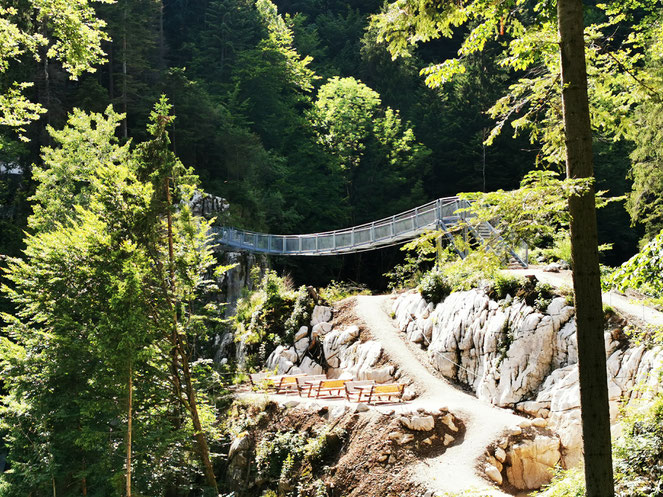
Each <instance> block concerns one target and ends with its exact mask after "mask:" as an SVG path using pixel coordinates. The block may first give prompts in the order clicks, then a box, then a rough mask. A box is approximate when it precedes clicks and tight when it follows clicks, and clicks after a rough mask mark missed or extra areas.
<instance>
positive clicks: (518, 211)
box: [460, 170, 623, 246]
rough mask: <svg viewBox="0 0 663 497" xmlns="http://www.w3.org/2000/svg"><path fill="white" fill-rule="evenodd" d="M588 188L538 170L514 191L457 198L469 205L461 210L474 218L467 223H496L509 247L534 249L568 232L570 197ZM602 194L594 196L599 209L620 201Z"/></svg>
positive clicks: (581, 181) (585, 183) (584, 181)
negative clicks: (524, 244)
mask: <svg viewBox="0 0 663 497" xmlns="http://www.w3.org/2000/svg"><path fill="white" fill-rule="evenodd" d="M590 185H591V181H590V180H587V179H579V180H569V179H566V180H562V179H559V177H558V174H557V173H555V172H553V171H540V170H539V171H532V172H530V173H528V174H527V175H525V177H524V178H523V180H522V182H521V183H520V188H518V189H516V190H511V191H504V190H497V191H495V192H489V193H477V192H472V193H461V194H460V197H461V198H462V199H466V200H469V201H471V202H472V205H471V207H469V208H467V209H463V210H464V211H467V212H470V213H471V214H472V216H473V217H472V218H470V221H469V222H472V223H474V222H492V223H498V224H497V226H496V227H497V229H498V231H500V233H501V234H502V236H503V237H504V238H505V239H506V240H507V242H508V243H509V244H510V245H511V246H517V245H518V244H520V243H521V242H525V243H527V244H528V245H529V246H535V245H538V244H540V243H541V242H542V241H549V240H551V239H552V238H554V237H555V236H556V235H557V234H558V232H559V231H562V230H565V229H567V228H568V225H569V213H568V199H569V197H570V196H572V195H582V194H583V193H584V192H586V191H587V189H588V188H589V186H590ZM605 193H606V192H604V191H600V192H597V193H596V197H597V198H596V203H597V207H599V208H600V207H603V206H605V205H607V204H608V203H609V202H614V201H619V200H623V199H622V198H610V199H606V198H605Z"/></svg>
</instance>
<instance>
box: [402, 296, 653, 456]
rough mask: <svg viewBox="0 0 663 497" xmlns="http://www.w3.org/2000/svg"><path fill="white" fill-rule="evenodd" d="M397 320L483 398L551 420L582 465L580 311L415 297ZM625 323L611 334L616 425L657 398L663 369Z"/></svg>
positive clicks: (559, 305) (558, 303)
mask: <svg viewBox="0 0 663 497" xmlns="http://www.w3.org/2000/svg"><path fill="white" fill-rule="evenodd" d="M393 313H394V319H395V320H396V321H397V323H398V327H399V328H400V330H401V331H403V332H404V333H406V334H407V337H408V339H409V340H411V341H413V342H415V343H418V344H420V345H421V346H422V347H423V348H424V349H426V350H427V352H428V358H429V360H430V362H431V364H432V366H433V367H434V368H435V369H437V370H438V371H440V372H441V373H442V374H443V375H444V376H446V377H447V378H449V379H452V380H454V381H456V382H459V383H462V384H464V385H467V386H469V387H470V388H471V389H472V390H473V391H474V392H475V393H476V395H477V396H478V397H479V398H481V399H485V400H487V401H489V402H491V403H493V404H495V405H497V406H501V407H511V408H514V409H516V410H518V411H521V412H523V413H526V414H529V415H531V416H534V417H537V418H544V419H547V420H548V427H549V428H550V429H552V430H553V431H554V432H556V433H557V434H558V435H559V437H560V440H561V443H562V446H563V448H564V454H563V461H562V462H563V463H564V465H565V466H567V467H570V466H574V465H576V464H577V463H578V462H580V459H581V456H582V447H581V431H580V430H581V427H580V398H579V391H578V368H577V362H578V352H577V346H576V328H575V319H574V315H575V312H574V309H573V307H571V306H570V305H568V304H567V302H566V300H565V299H564V298H562V297H559V298H555V299H553V300H552V302H551V303H550V304H549V305H548V307H547V309H546V310H545V311H542V310H539V309H536V308H534V307H531V306H528V305H527V304H525V303H524V302H522V301H520V300H518V299H515V300H514V299H512V298H510V297H508V298H507V299H505V300H502V301H500V302H496V301H495V300H492V299H490V298H489V297H488V296H487V295H486V293H485V292H484V291H482V290H471V291H467V292H457V293H453V294H451V295H450V296H449V297H447V298H446V299H445V300H444V301H443V302H441V303H439V304H438V305H433V304H431V303H428V302H426V301H425V300H424V299H423V297H422V296H421V295H420V294H419V293H416V292H409V293H404V294H402V295H400V296H399V297H398V298H397V299H396V300H395V301H394V304H393ZM624 324H625V323H624V322H623V321H621V322H620V321H614V320H613V321H609V322H607V325H606V332H605V344H606V354H607V357H608V378H609V392H610V408H611V415H612V418H613V421H614V420H616V417H617V414H618V411H619V407H620V405H621V404H622V403H624V402H630V401H631V400H634V399H636V398H649V397H651V396H653V394H654V393H656V391H657V390H658V388H659V385H658V380H659V375H658V374H654V373H655V372H657V371H661V370H662V368H663V350H662V349H661V347H654V348H649V349H647V348H645V347H644V346H642V345H639V346H638V345H635V344H632V343H630V342H629V341H628V339H627V338H626V337H625V336H624V334H623V331H622V329H623V326H624Z"/></svg>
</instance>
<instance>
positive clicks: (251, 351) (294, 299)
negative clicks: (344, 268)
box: [233, 271, 315, 368]
mask: <svg viewBox="0 0 663 497" xmlns="http://www.w3.org/2000/svg"><path fill="white" fill-rule="evenodd" d="M252 276H255V275H253V274H252ZM256 286H257V290H255V291H253V292H250V293H247V294H246V295H245V296H244V297H243V298H241V299H240V300H239V301H238V303H237V310H236V313H235V317H234V319H233V326H234V329H235V341H237V342H242V343H243V344H244V345H245V346H246V357H247V361H246V362H247V365H248V367H249V368H260V367H261V365H262V363H263V362H264V361H265V360H266V359H267V357H268V356H269V354H270V353H271V352H272V351H273V350H274V349H275V348H276V346H278V345H281V344H283V343H288V344H289V343H292V340H293V338H294V335H295V333H297V331H298V330H299V328H301V327H302V326H304V325H307V324H309V322H310V319H311V313H312V311H313V307H314V306H315V303H314V301H313V298H312V297H311V296H310V295H309V293H308V291H307V290H306V287H303V286H302V287H300V288H299V289H298V290H296V291H295V290H293V289H292V284H291V283H290V281H289V280H288V279H287V278H283V277H279V276H278V275H277V274H276V273H275V272H274V271H266V272H265V274H264V276H263V277H262V279H261V280H260V281H259V282H257V285H256Z"/></svg>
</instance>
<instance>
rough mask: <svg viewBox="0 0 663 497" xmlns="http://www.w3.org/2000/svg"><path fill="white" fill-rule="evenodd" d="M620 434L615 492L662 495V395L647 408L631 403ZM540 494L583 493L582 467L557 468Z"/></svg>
mask: <svg viewBox="0 0 663 497" xmlns="http://www.w3.org/2000/svg"><path fill="white" fill-rule="evenodd" d="M622 428H623V431H622V436H621V438H619V439H618V440H617V441H616V442H615V443H614V445H613V457H614V463H613V466H614V472H615V495H616V496H617V497H660V496H662V495H663V395H660V394H659V395H658V396H657V397H656V399H655V400H654V402H653V404H652V405H651V406H650V407H649V408H647V409H644V410H643V409H638V406H637V405H636V406H634V407H632V408H631V409H630V410H629V412H628V413H627V415H626V417H625V418H624V419H623V421H622ZM533 495H536V496H539V497H584V496H585V487H584V481H583V474H582V470H580V469H577V468H576V469H572V470H568V471H559V472H558V473H557V474H556V475H555V478H554V479H553V481H552V482H551V483H550V485H548V486H547V487H546V488H544V489H542V490H541V491H540V492H537V493H535V494H533Z"/></svg>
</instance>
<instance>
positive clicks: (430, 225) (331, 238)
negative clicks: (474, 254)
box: [212, 197, 527, 268]
mask: <svg viewBox="0 0 663 497" xmlns="http://www.w3.org/2000/svg"><path fill="white" fill-rule="evenodd" d="M469 206H470V203H469V202H468V201H467V200H463V199H460V198H458V197H444V198H439V199H437V200H434V201H432V202H429V203H427V204H424V205H421V206H419V207H415V208H414V209H410V210H408V211H405V212H401V213H400V214H396V215H393V216H390V217H386V218H384V219H379V220H377V221H373V222H371V223H366V224H362V225H359V226H353V227H351V228H344V229H340V230H334V231H325V232H321V233H308V234H303V235H271V234H267V233H257V232H254V231H247V230H240V229H236V228H228V227H213V228H212V230H213V232H214V233H215V235H216V240H217V242H218V243H220V244H222V245H225V246H227V247H231V248H233V249H237V250H240V251H249V252H257V253H262V254H270V255H285V256H323V255H341V254H349V253H356V252H366V251H369V250H375V249H379V248H384V247H389V246H392V245H398V244H401V243H404V242H406V241H408V240H412V239H414V238H416V237H418V236H419V235H421V234H423V233H425V232H427V231H430V230H440V231H442V233H443V234H444V236H446V237H447V238H448V239H449V241H450V242H451V243H454V238H453V234H454V233H458V232H459V231H461V230H462V231H463V232H464V233H465V235H467V234H468V233H471V234H472V236H473V237H474V239H475V240H477V241H479V242H481V243H482V244H483V245H484V246H485V247H487V248H488V249H489V250H494V251H496V252H498V253H506V254H508V255H509V256H510V259H511V263H512V264H516V265H519V266H522V267H525V268H526V267H527V263H526V262H525V260H523V258H521V257H520V256H519V255H518V254H516V252H515V251H514V250H513V248H511V247H508V246H507V244H506V242H505V241H504V239H503V238H502V236H501V235H500V234H499V232H498V231H497V230H496V229H495V227H494V226H493V225H492V224H491V223H489V222H485V221H484V222H477V221H476V220H473V221H471V222H468V219H470V218H471V217H472V215H471V214H468V213H467V212H466V211H464V210H462V209H465V208H467V207H469ZM459 254H460V255H461V256H463V255H464V252H463V251H459Z"/></svg>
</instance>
